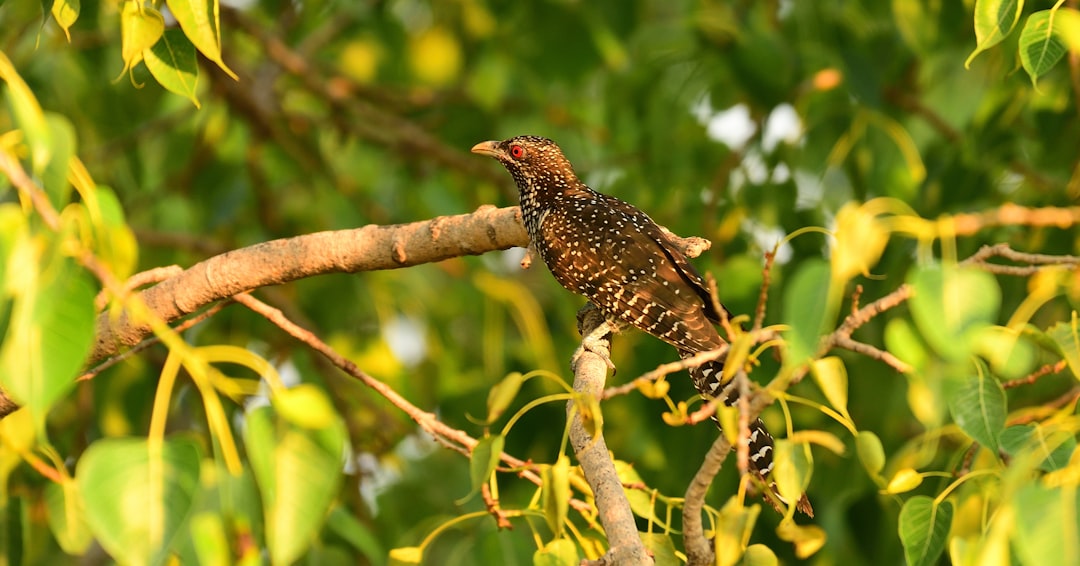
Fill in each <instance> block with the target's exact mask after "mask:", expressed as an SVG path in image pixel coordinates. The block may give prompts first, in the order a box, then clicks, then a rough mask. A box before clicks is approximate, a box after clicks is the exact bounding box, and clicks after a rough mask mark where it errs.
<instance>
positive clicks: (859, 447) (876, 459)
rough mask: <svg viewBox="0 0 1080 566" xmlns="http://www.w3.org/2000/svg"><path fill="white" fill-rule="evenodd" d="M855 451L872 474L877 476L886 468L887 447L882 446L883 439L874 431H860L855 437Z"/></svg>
mask: <svg viewBox="0 0 1080 566" xmlns="http://www.w3.org/2000/svg"><path fill="white" fill-rule="evenodd" d="M855 451H856V452H857V453H858V454H859V460H860V461H862V463H863V467H865V468H866V471H867V472H869V473H870V475H871V476H873V477H877V476H878V474H880V473H881V470H882V469H884V468H885V449H884V448H883V447H882V446H881V439H880V438H878V436H877V435H876V434H874V433H873V432H870V431H868V430H862V431H859V435H858V436H856V437H855Z"/></svg>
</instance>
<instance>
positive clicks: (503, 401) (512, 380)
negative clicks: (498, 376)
mask: <svg viewBox="0 0 1080 566" xmlns="http://www.w3.org/2000/svg"><path fill="white" fill-rule="evenodd" d="M524 382H525V376H523V375H521V373H519V372H516V371H515V372H513V373H511V374H510V375H507V376H506V377H504V378H503V379H502V381H500V382H498V383H496V384H495V387H492V388H491V391H488V398H487V410H488V413H487V422H488V424H490V423H493V422H495V421H496V420H497V419H498V418H499V417H500V416H502V414H503V412H505V411H506V408H507V407H509V406H510V403H511V402H513V400H514V397H515V396H517V393H518V391H519V390H521V384H522V383H524Z"/></svg>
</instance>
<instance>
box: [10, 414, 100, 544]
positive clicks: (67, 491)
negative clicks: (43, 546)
mask: <svg viewBox="0 0 1080 566" xmlns="http://www.w3.org/2000/svg"><path fill="white" fill-rule="evenodd" d="M8 418H10V417H8ZM6 421H7V419H6V418H5V419H4V422H6ZM45 507H46V509H48V512H49V529H50V530H52V533H53V536H54V537H56V542H58V543H59V544H60V548H63V549H64V552H66V553H68V554H71V555H73V556H78V555H80V554H82V553H83V552H85V551H86V549H87V548H88V547H89V546H90V543H91V542H93V540H94V539H93V536H92V535H91V533H90V529H89V527H88V526H87V523H86V511H85V509H84V507H83V497H82V495H81V494H80V493H79V487H78V485H77V484H76V483H75V482H74V481H72V480H70V479H65V480H64V481H62V482H61V483H50V484H48V485H47V486H46V487H45Z"/></svg>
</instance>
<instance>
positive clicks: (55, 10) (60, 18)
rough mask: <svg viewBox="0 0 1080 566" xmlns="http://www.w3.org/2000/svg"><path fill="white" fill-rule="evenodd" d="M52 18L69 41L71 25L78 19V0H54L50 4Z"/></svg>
mask: <svg viewBox="0 0 1080 566" xmlns="http://www.w3.org/2000/svg"><path fill="white" fill-rule="evenodd" d="M52 15H53V19H55V20H56V23H57V25H59V26H60V29H62V30H64V35H66V36H67V40H68V42H69V43H70V42H71V31H70V30H71V26H73V25H75V20H78V19H79V0H55V1H54V2H53V5H52Z"/></svg>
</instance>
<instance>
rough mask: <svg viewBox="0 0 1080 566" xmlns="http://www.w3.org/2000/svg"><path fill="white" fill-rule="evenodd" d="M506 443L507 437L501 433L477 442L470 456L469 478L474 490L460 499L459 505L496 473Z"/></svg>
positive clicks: (474, 493) (477, 491)
mask: <svg viewBox="0 0 1080 566" xmlns="http://www.w3.org/2000/svg"><path fill="white" fill-rule="evenodd" d="M504 444H506V437H504V436H502V435H501V434H500V435H496V436H485V437H484V438H481V439H480V440H479V441H478V442H477V443H476V446H475V447H473V450H472V454H471V455H470V456H469V479H470V480H471V484H472V490H470V491H469V494H468V495H466V496H465V497H464V498H462V499H460V500H458V502H457V503H458V505H462V504H464V503H465V501H467V500H468V499H469V498H471V497H472V496H474V495H476V494H477V493H479V492H480V488H481V486H483V485H484V484H485V483H486V482H487V481H488V478H490V477H491V474H493V473H495V467H496V466H498V465H499V458H500V457H501V456H502V450H503V445H504Z"/></svg>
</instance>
